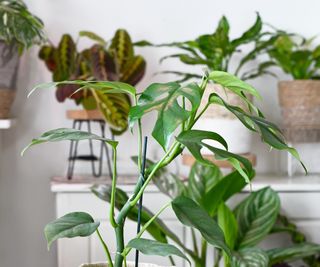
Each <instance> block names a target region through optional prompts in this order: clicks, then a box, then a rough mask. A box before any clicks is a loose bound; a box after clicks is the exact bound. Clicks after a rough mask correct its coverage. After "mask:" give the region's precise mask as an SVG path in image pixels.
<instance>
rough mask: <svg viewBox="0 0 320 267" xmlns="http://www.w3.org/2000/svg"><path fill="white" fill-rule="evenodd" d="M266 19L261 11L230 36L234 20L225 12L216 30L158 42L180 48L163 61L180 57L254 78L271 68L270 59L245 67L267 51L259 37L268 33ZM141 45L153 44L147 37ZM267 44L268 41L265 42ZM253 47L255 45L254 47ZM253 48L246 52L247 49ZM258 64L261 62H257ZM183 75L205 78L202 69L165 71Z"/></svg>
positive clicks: (192, 62) (210, 67)
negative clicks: (233, 35) (169, 41)
mask: <svg viewBox="0 0 320 267" xmlns="http://www.w3.org/2000/svg"><path fill="white" fill-rule="evenodd" d="M262 28H263V23H262V20H261V17H260V15H259V14H257V18H256V21H255V23H254V24H253V25H252V26H251V27H250V28H249V29H248V30H246V31H245V32H244V33H243V34H242V35H241V36H239V37H237V38H234V39H232V38H231V36H230V24H229V21H228V19H227V18H226V17H225V16H223V17H222V18H221V19H220V21H219V23H218V26H217V28H216V30H215V31H214V32H213V33H209V34H204V35H200V36H199V37H197V38H196V39H194V40H188V41H183V42H173V43H167V44H160V45H155V46H158V47H163V46H165V47H172V48H176V49H178V50H179V52H178V53H174V54H171V55H168V56H165V57H163V58H162V59H161V60H160V62H163V61H164V60H167V59H170V58H177V59H178V60H180V61H181V62H182V63H184V64H187V65H193V66H194V65H199V66H203V67H204V68H206V69H209V70H211V71H212V70H220V71H227V72H229V73H234V75H235V76H237V77H240V78H241V79H242V80H248V79H253V78H256V77H259V76H262V75H265V74H271V75H273V73H271V72H269V70H268V68H269V67H270V64H271V63H270V62H262V63H259V65H258V67H256V68H254V69H245V68H244V67H245V66H247V64H248V63H250V62H251V63H252V62H253V60H255V59H257V57H259V56H260V55H261V54H264V53H265V47H263V46H261V45H258V41H259V40H260V39H261V38H262V37H263V36H264V35H265V34H266V33H265V32H263V30H262ZM136 45H138V46H139V45H140V46H148V45H152V44H151V43H149V42H147V41H141V42H138V43H136ZM264 45H265V44H264ZM252 47H253V48H252ZM244 49H246V50H249V51H246V52H245V53H243V50H244ZM235 58H236V59H237V60H234V59H235ZM255 65H257V62H255ZM163 73H171V74H175V75H178V76H180V77H181V79H180V81H186V80H190V79H193V78H198V79H199V78H201V75H200V74H199V73H190V72H179V71H165V72H163Z"/></svg>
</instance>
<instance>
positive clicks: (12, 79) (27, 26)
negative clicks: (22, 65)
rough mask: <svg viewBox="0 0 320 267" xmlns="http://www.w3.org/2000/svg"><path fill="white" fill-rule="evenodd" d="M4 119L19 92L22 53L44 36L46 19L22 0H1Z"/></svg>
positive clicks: (1, 105) (0, 109) (0, 75)
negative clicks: (17, 87) (18, 76)
mask: <svg viewBox="0 0 320 267" xmlns="http://www.w3.org/2000/svg"><path fill="white" fill-rule="evenodd" d="M0 17H1V19H0V81H1V82H0V119H3V118H8V116H9V112H10V108H11V105H12V103H13V100H14V96H15V86H16V77H17V72H18V65H19V56H20V55H22V54H23V52H24V51H25V49H27V48H29V47H31V46H32V45H34V44H39V43H41V42H42V41H43V40H44V33H43V23H42V22H41V20H40V19H39V18H38V17H36V16H35V15H33V14H32V13H30V11H29V10H28V8H27V6H26V5H25V4H24V3H23V2H22V1H18V0H10V1H9V0H8V1H1V2H0Z"/></svg>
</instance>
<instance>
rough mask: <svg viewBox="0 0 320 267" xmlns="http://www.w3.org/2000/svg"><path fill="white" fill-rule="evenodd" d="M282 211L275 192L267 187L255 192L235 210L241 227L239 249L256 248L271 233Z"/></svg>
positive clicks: (238, 241)
mask: <svg viewBox="0 0 320 267" xmlns="http://www.w3.org/2000/svg"><path fill="white" fill-rule="evenodd" d="M279 211H280V200H279V197H278V195H277V193H276V192H275V191H273V190H272V189H271V188H269V187H267V188H264V189H261V190H259V191H256V192H253V193H252V194H251V195H250V196H249V197H248V198H246V200H245V201H243V202H241V203H240V204H239V205H238V206H237V208H236V209H235V211H234V212H235V217H236V219H237V222H238V225H239V234H238V240H237V247H238V248H240V249H242V248H246V247H254V246H255V245H257V244H258V243H259V242H260V241H261V240H263V239H264V237H265V236H266V235H267V234H268V233H269V232H270V231H271V229H272V227H273V225H274V224H275V222H276V220H277V216H278V213H279Z"/></svg>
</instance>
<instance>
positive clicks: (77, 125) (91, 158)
mask: <svg viewBox="0 0 320 267" xmlns="http://www.w3.org/2000/svg"><path fill="white" fill-rule="evenodd" d="M67 118H68V119H71V120H73V125H72V128H73V129H77V130H81V129H82V127H83V125H85V124H86V126H87V127H86V128H87V129H86V130H87V131H88V132H90V133H92V130H91V123H95V124H98V125H99V128H100V131H101V133H100V135H101V136H102V137H105V129H106V122H105V120H104V119H103V117H102V115H101V114H100V113H99V111H96V110H90V111H87V110H69V111H67ZM111 138H112V139H113V135H112V133H111ZM78 145H79V141H71V143H70V149H69V158H68V170H67V178H68V180H71V179H72V177H73V174H74V166H75V163H76V161H88V162H91V170H92V175H93V176H94V177H101V176H102V168H103V155H104V153H105V155H106V159H107V168H108V174H109V176H110V177H111V176H112V168H111V158H110V153H109V149H108V147H107V145H106V144H105V143H104V142H101V145H100V151H99V156H98V157H97V156H96V155H95V153H94V148H93V142H92V140H88V145H89V154H87V155H79V154H78ZM97 162H98V163H97ZM96 163H97V164H96Z"/></svg>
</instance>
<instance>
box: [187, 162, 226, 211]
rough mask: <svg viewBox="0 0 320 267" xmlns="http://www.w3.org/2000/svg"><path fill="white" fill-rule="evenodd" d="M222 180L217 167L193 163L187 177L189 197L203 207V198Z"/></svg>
mask: <svg viewBox="0 0 320 267" xmlns="http://www.w3.org/2000/svg"><path fill="white" fill-rule="evenodd" d="M221 178H222V173H221V171H220V169H219V167H217V166H214V165H211V166H208V165H203V164H200V163H198V162H195V163H194V164H193V166H192V168H191V171H190V173H189V177H188V189H189V196H190V198H192V199H193V200H194V201H196V202H197V203H198V204H199V205H200V206H202V207H203V205H204V203H203V202H204V198H205V196H206V194H207V193H208V192H210V190H211V189H212V188H213V187H214V186H215V185H216V184H217V183H218V182H219V180H220V179H221Z"/></svg>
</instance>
